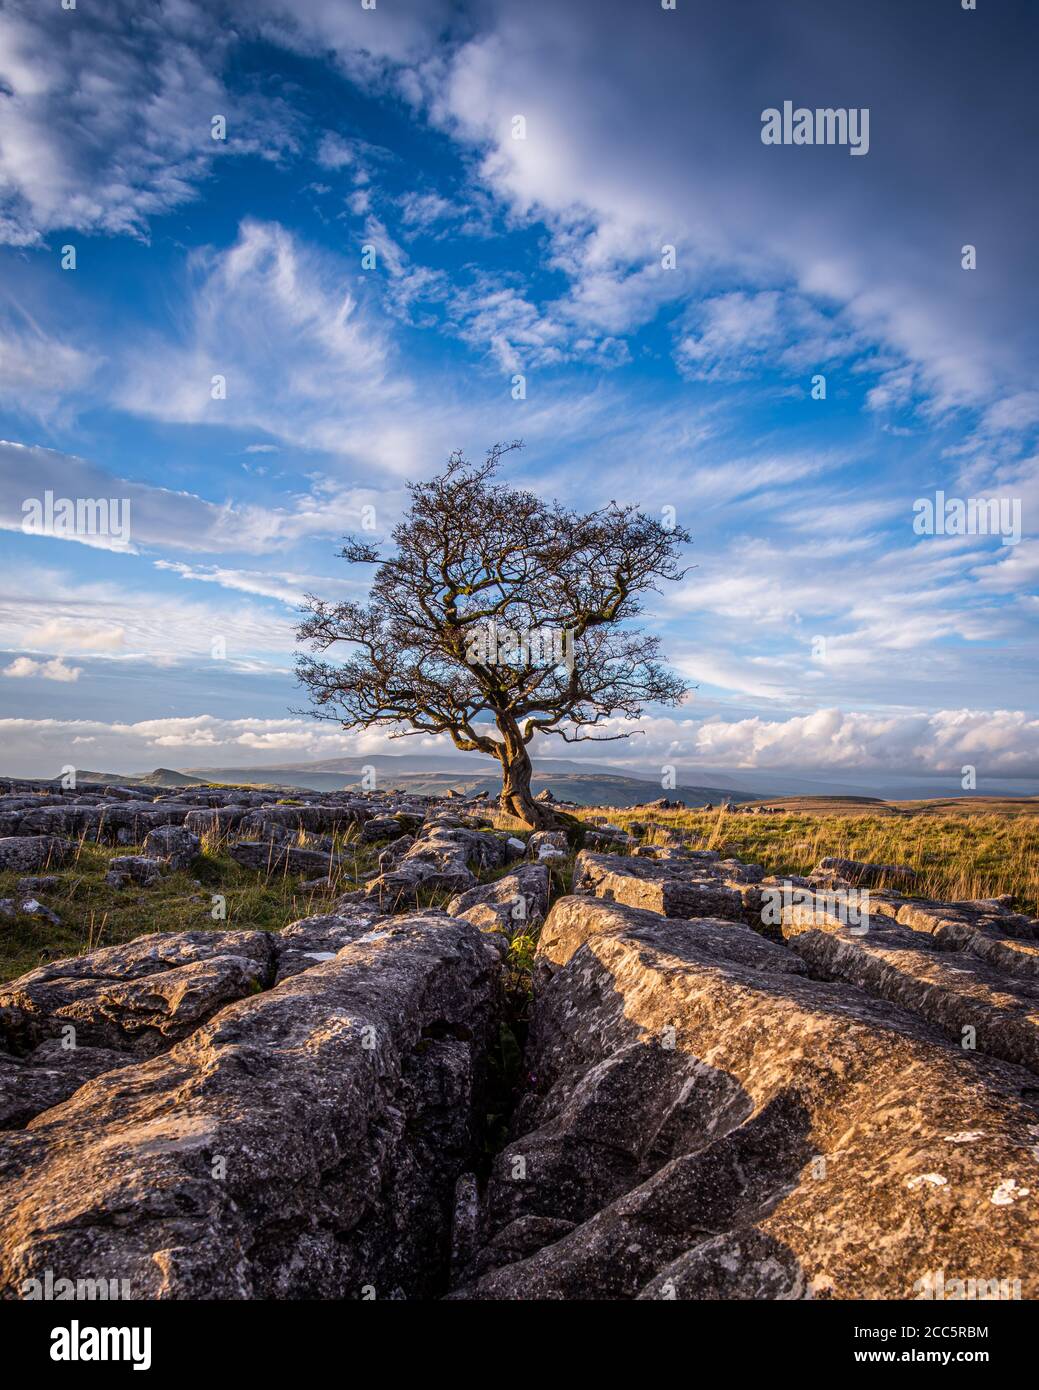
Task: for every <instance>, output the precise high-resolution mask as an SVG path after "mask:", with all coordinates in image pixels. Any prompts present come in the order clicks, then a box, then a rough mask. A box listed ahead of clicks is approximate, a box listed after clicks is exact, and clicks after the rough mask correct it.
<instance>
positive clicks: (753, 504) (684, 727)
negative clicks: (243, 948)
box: [0, 0, 1039, 791]
mask: <svg viewBox="0 0 1039 1390" xmlns="http://www.w3.org/2000/svg"><path fill="white" fill-rule="evenodd" d="M1037 30H1039V17H1037V16H1036V14H1035V12H1034V9H1033V8H1032V7H1030V6H1029V5H1028V4H1026V3H1024V0H1021V3H1006V4H1001V5H1000V6H998V7H988V8H987V9H986V7H984V6H982V7H981V9H980V10H978V11H965V10H963V9H962V8H961V6H959V5H958V4H955V3H953V0H921V3H919V4H916V5H913V6H912V7H906V6H904V5H900V4H898V3H896V2H895V0H879V2H878V3H875V4H872V5H870V6H868V7H866V6H861V5H857V4H852V3H833V0H830V2H829V3H823V2H822V0H805V2H804V3H801V4H798V5H797V6H783V7H778V6H774V5H770V4H766V3H764V2H763V0H761V2H759V0H750V2H749V3H747V4H746V5H744V6H742V7H741V15H740V21H739V24H738V25H737V24H736V23H735V22H734V20H733V16H732V13H731V10H730V11H729V12H728V13H727V12H726V7H724V6H714V7H710V8H707V7H702V6H693V5H687V4H683V3H682V2H681V0H679V4H678V6H677V7H676V9H674V10H665V9H663V7H659V8H658V7H656V6H654V5H653V4H645V5H634V4H630V3H622V0H595V3H593V0H574V2H573V3H570V4H567V5H559V4H557V3H553V0H528V3H525V4H524V5H522V6H517V5H514V4H513V5H510V4H508V3H505V0H472V3H465V4H463V3H449V2H448V0H411V2H410V3H405V0H378V3H377V5H376V7H375V8H374V9H363V8H362V7H361V5H360V3H357V4H352V3H342V4H332V3H329V0H293V3H291V4H290V3H289V0H248V3H247V0H221V2H220V3H212V2H211V0H210V3H203V2H202V0H165V2H163V3H156V4H154V5H151V6H148V7H147V8H146V9H145V10H142V9H141V7H140V6H138V5H135V4H133V3H131V0H104V2H103V3H98V4H92V5H90V6H82V5H81V6H79V7H77V8H76V9H75V10H63V9H62V8H61V7H60V6H59V5H54V6H48V7H41V6H40V5H38V4H33V3H29V0H6V3H5V5H4V7H3V9H2V10H0V131H2V135H0V440H2V442H0V546H2V547H3V551H4V557H5V573H6V574H7V576H8V582H7V584H5V585H4V588H3V591H2V592H0V726H2V727H3V729H4V733H5V737H4V745H5V756H4V770H5V771H9V772H21V773H25V774H33V775H39V774H42V773H53V772H54V771H55V770H56V768H57V767H58V766H60V765H62V764H64V763H69V762H71V763H78V764H82V765H83V766H89V767H93V768H95V769H113V770H128V771H130V770H137V769H141V768H143V767H146V766H148V765H151V764H155V763H167V764H172V765H178V764H179V765H184V766H192V765H194V766H197V765H198V764H199V762H200V761H204V762H205V763H206V764H207V765H217V764H219V763H227V762H229V761H239V762H241V761H242V759H243V757H244V756H245V755H246V754H248V755H249V758H250V760H253V761H256V762H262V761H268V762H270V761H273V760H275V759H276V758H277V757H279V756H289V755H291V756H293V757H296V758H298V757H302V756H314V757H328V756H332V755H334V754H335V753H353V752H360V751H394V752H402V751H406V750H407V748H408V747H409V746H417V743H418V741H413V742H412V743H411V744H410V745H409V744H408V743H403V744H402V743H396V744H393V745H388V744H386V743H385V740H384V739H383V737H382V736H381V735H380V736H379V737H378V738H375V737H374V736H363V737H357V736H348V735H343V734H342V733H341V732H336V731H335V730H332V729H328V728H327V727H321V726H315V725H312V724H309V723H308V722H307V721H305V720H302V719H298V718H295V717H293V716H290V715H289V713H288V711H289V709H290V708H291V707H293V706H296V705H298V704H299V703H300V698H301V697H300V695H299V692H298V691H297V690H296V688H295V685H294V682H293V678H292V673H291V665H292V656H293V610H294V608H295V606H296V605H297V604H298V603H299V600H300V597H301V596H302V594H304V593H305V592H307V591H312V592H317V593H321V594H323V595H325V596H328V597H336V596H343V597H347V596H350V597H357V596H358V595H359V594H360V593H361V592H362V586H363V576H359V575H357V574H353V573H351V572H349V571H348V570H347V568H346V567H345V566H344V565H343V564H342V562H341V561H338V560H337V559H336V558H335V551H336V549H337V543H338V542H339V539H340V537H341V536H342V535H343V534H345V533H350V532H356V531H360V530H361V528H362V527H366V526H370V525H371V524H372V518H374V519H375V521H374V524H375V527H376V530H377V532H378V533H379V534H383V535H385V534H387V533H388V532H389V530H390V529H391V528H392V526H393V524H394V523H395V521H396V520H397V518H398V517H399V515H400V513H401V510H402V508H403V507H404V505H405V504H406V499H407V492H406V483H407V481H408V480H409V479H413V478H418V477H423V476H428V475H429V474H430V473H432V472H433V471H435V470H436V469H437V468H438V467H439V465H440V464H441V463H442V461H443V460H444V459H445V458H446V456H447V454H448V453H449V452H450V451H451V450H452V449H454V448H457V447H463V448H465V450H466V451H467V452H468V453H469V454H470V455H473V456H476V455H480V454H482V452H483V451H484V449H485V448H486V447H487V446H489V445H490V444H491V443H493V442H494V441H495V440H499V439H512V438H515V437H522V438H523V439H524V440H525V441H526V449H525V451H524V453H523V454H522V455H520V456H519V458H518V461H513V462H510V464H509V466H508V471H507V475H506V476H507V478H508V480H510V481H515V482H520V483H522V484H523V485H526V486H530V487H532V488H535V489H536V490H538V491H541V492H544V493H545V494H547V495H552V496H558V497H559V498H560V499H561V500H563V501H565V502H567V503H569V504H571V505H574V506H579V507H593V506H597V505H601V504H603V503H605V502H608V501H609V500H610V499H611V498H616V499H617V500H619V501H636V502H638V503H639V504H640V505H641V506H642V507H643V508H644V509H645V510H647V511H649V512H652V513H654V514H656V515H660V513H661V509H663V508H674V511H675V513H676V514H677V518H678V520H679V521H680V522H681V523H682V524H683V525H684V526H686V527H687V528H688V529H689V530H690V531H691V532H692V533H693V536H694V541H695V545H694V550H693V554H692V557H691V558H692V559H693V560H694V561H695V563H696V568H695V569H694V570H693V571H692V572H691V573H690V574H689V575H688V577H687V578H686V579H685V580H684V581H683V582H682V583H681V584H680V585H679V586H677V587H674V588H669V589H668V590H667V592H666V593H664V594H662V595H661V596H660V598H659V600H658V601H657V602H656V603H655V605H654V607H653V608H652V610H651V611H650V613H649V615H648V618H649V621H650V622H651V624H652V625H653V627H654V630H656V631H659V632H660V634H661V636H662V637H663V638H664V647H665V651H666V652H667V653H668V655H669V656H670V658H671V660H672V662H673V664H674V665H675V666H676V667H677V668H678V669H679V670H680V671H682V673H683V674H684V675H686V676H687V677H688V678H689V679H690V680H691V681H693V682H695V683H696V686H697V688H696V691H695V693H694V695H693V697H692V699H691V700H690V701H689V703H688V704H687V705H685V706H684V707H683V708H682V709H680V710H677V711H663V710H655V709H651V710H649V711H647V717H646V719H645V720H644V721H642V728H643V733H642V735H641V736H640V738H638V739H635V740H632V741H631V742H630V744H618V743H612V744H610V746H609V749H608V758H609V761H610V762H611V763H613V764H620V763H625V762H627V763H628V764H629V765H631V766H633V767H635V766H638V767H641V768H643V769H644V768H646V767H651V766H655V765H656V764H657V763H660V762H667V761H676V762H679V763H682V764H685V765H688V766H693V765H695V764H696V763H698V762H700V763H703V764H705V765H713V766H726V765H727V766H732V767H739V768H747V769H754V768H762V769H765V768H774V769H790V770H797V771H803V772H807V771H812V770H815V771H821V772H829V773H831V774H832V775H833V776H834V777H835V778H837V779H838V780H839V778H840V777H842V776H844V775H846V774H848V773H850V772H852V771H873V772H877V773H887V772H891V773H894V772H902V771H907V770H911V771H914V772H919V773H921V774H933V775H935V776H936V777H937V778H939V779H940V780H941V779H944V782H945V783H947V784H948V785H947V790H955V789H958V788H959V786H960V784H961V773H962V769H963V768H964V767H965V766H971V767H975V768H976V771H977V777H978V790H979V791H984V789H985V787H984V778H985V776H986V775H989V776H991V777H993V778H995V777H999V778H1003V779H1006V778H1020V779H1022V789H1024V790H1036V789H1039V784H1036V785H1031V786H1029V785H1027V784H1028V782H1029V781H1031V782H1032V783H1036V779H1039V737H1037V729H1039V723H1037V714H1039V711H1037V701H1036V689H1037V684H1036V675H1037V657H1036V643H1035V636H1034V634H1035V620H1036V616H1037V612H1039V596H1037V593H1036V581H1037V579H1039V544H1037V541H1036V538H1035V526H1034V519H1035V517H1036V516H1037V515H1039V481H1037V478H1039V472H1037V467H1036V464H1037V462H1039V448H1037V435H1039V390H1036V387H1035V366H1036V360H1037V354H1036V346H1037V344H1036V336H1037V333H1039V328H1037V324H1039V312H1037V311H1039V302H1037V301H1039V288H1037V287H1039V277H1037V276H1036V274H1035V269H1034V260H1035V253H1034V246H1033V242H1034V227H1035V226H1036V223H1037V213H1039V207H1037V204H1039V185H1037V182H1036V179H1035V177H1034V170H1035V167H1036V159H1035V156H1036V150H1035V143H1036V140H1037V135H1036V132H1035V129H1034V123H1033V122H1032V121H1031V120H1030V118H1029V108H1028V106H1027V104H1026V93H1028V92H1030V90H1031V71H1030V64H1031V58H1030V54H1031V52H1032V51H1034V42H1035V39H1036V37H1037ZM788 100H789V101H791V102H793V103H794V105H795V106H797V105H802V106H803V107H804V108H805V109H807V110H810V111H815V110H817V109H818V110H823V109H827V110H836V109H840V110H842V111H861V110H864V109H867V110H868V111H869V125H868V131H869V139H868V151H867V150H866V149H865V147H864V148H863V149H862V150H861V151H860V152H859V153H860V155H861V157H858V158H849V150H848V148H847V147H844V148H842V147H841V146H840V145H839V144H834V145H811V146H808V145H790V144H777V145H771V144H766V143H764V142H763V140H762V138H761V132H762V113H763V112H765V111H766V110H769V109H777V110H782V109H783V107H784V102H786V101H788ZM214 137H215V138H214ZM968 248H970V249H969V250H968ZM518 381H519V382H521V383H522V389H520V390H518V389H517V382H518ZM820 383H822V386H820ZM46 496H49V497H50V499H51V505H52V507H53V505H54V503H55V499H56V500H57V501H58V502H60V500H61V499H76V498H84V497H88V498H92V499H98V498H111V499H125V500H127V501H128V503H129V507H130V516H131V518H132V523H131V529H130V536H129V541H128V542H127V541H125V540H124V539H123V538H122V537H121V536H120V535H117V534H113V533H112V531H111V530H110V529H108V530H106V528H105V527H99V528H96V529H95V530H94V531H93V532H89V533H86V534H84V533H83V532H82V531H80V532H78V533H76V534H74V535H69V536H64V535H61V534H57V533H53V534H45V535H40V534H26V532H25V530H24V528H23V521H24V517H25V504H26V501H27V499H44V498H45V497H46ZM971 499H975V500H976V499H982V500H983V501H984V502H985V504H986V506H985V507H982V508H981V509H980V510H979V509H976V510H975V513H974V517H975V523H977V519H978V517H980V518H981V521H982V523H984V522H985V519H986V518H988V522H989V523H991V524H987V525H986V524H980V525H979V524H973V525H970V526H958V525H957V524H956V520H955V518H956V516H957V515H958V513H957V511H956V509H955V507H954V506H953V505H952V504H953V503H956V502H959V501H962V502H964V503H966V502H967V501H968V500H971ZM921 500H924V501H927V502H928V505H929V506H931V513H930V516H931V521H930V522H929V524H928V525H927V526H926V527H924V528H921V527H920V526H919V525H914V522H915V521H918V519H919V516H920V514H921V513H920V508H919V507H916V509H915V510H914V504H917V503H919V502H921ZM986 508H987V509H986ZM936 517H937V518H939V520H937V521H936V520H935V518H936ZM1001 517H1002V518H1003V520H1004V521H1005V520H1006V519H1007V518H1010V517H1014V518H1015V519H1016V526H1015V527H1014V528H1011V527H1009V526H1008V525H1004V524H1003V522H1002V521H1001V520H1000V518H1001ZM422 742H423V745H424V746H425V741H424V740H423V741H422ZM426 751H428V747H427V749H426ZM537 751H538V752H539V753H540V754H541V755H542V756H551V755H553V754H555V755H557V756H561V755H562V753H563V752H564V751H565V753H566V755H567V756H571V757H574V756H576V757H587V758H590V759H593V760H594V759H596V758H597V757H601V756H603V750H596V749H595V748H594V747H590V746H589V745H584V746H581V745H578V746H576V747H575V748H573V749H570V748H567V749H565V750H563V749H562V746H561V745H558V746H555V747H554V746H553V745H552V743H551V742H550V743H548V744H546V745H545V746H543V747H542V748H540V749H539V750H537ZM202 753H204V758H203V757H201V754H202Z"/></svg>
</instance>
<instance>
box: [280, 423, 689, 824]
mask: <svg viewBox="0 0 1039 1390" xmlns="http://www.w3.org/2000/svg"><path fill="white" fill-rule="evenodd" d="M519 447H522V446H521V445H520V444H519V443H514V444H510V445H508V446H502V445H496V446H495V447H494V448H493V449H491V450H490V452H489V453H488V455H487V457H486V459H485V461H484V462H483V463H481V464H478V465H473V464H470V463H469V462H468V461H467V460H466V459H465V458H464V457H463V456H462V454H461V453H455V454H453V455H452V456H451V458H450V460H449V462H448V465H447V467H446V469H445V471H444V472H443V473H441V474H440V476H439V477H436V478H433V479H432V480H431V481H429V482H422V483H412V484H410V485H409V490H410V492H411V505H410V508H409V510H408V512H407V514H406V516H405V517H404V519H403V521H401V522H400V524H399V525H398V526H397V527H396V528H395V529H394V531H393V541H394V551H393V553H392V554H391V555H390V556H388V557H383V556H381V555H380V554H379V553H378V549H377V548H376V547H375V546H373V545H368V544H363V543H361V542H358V541H350V542H348V543H347V544H346V545H345V546H344V548H343V550H342V551H341V555H342V557H343V558H344V559H345V560H347V561H349V562H351V563H363V564H372V565H376V566H378V568H377V569H376V571H375V574H374V578H373V579H372V583H371V592H370V594H369V597H368V601H367V603H366V604H364V605H362V604H357V603H327V602H325V601H324V600H322V599H318V598H315V597H314V596H313V595H312V594H308V595H307V596H306V604H305V606H304V614H305V617H304V620H303V621H302V623H301V624H300V626H299V629H298V636H299V639H300V641H301V642H306V643H309V644H310V645H311V647H312V648H313V649H314V650H315V651H317V652H318V653H325V652H328V651H329V649H330V648H332V647H334V646H336V645H337V644H338V643H344V644H346V645H347V646H349V647H350V648H352V650H350V651H349V652H348V653H345V660H344V661H343V662H342V664H338V665H337V664H334V663H333V662H331V661H329V660H325V659H321V658H318V657H312V656H304V657H301V658H300V659H299V662H298V665H297V671H298V675H299V679H300V682H301V683H302V685H303V686H304V687H306V689H307V691H308V693H309V695H310V698H311V700H312V701H313V703H314V705H315V706H316V709H315V710H313V711H312V712H313V713H315V714H316V716H317V717H318V718H325V719H331V720H334V721H336V722H338V723H341V724H342V726H343V727H344V728H345V729H370V728H374V727H377V726H380V725H383V726H386V727H388V728H390V729H391V731H392V732H391V737H403V736H406V735H408V734H449V735H450V737H451V739H452V740H453V742H454V744H455V747H456V748H460V749H463V750H464V751H465V752H480V753H485V754H489V755H490V756H491V757H493V758H497V759H498V761H499V762H500V763H501V766H502V790H501V800H500V807H501V811H502V812H503V813H504V814H505V816H506V817H514V818H516V819H518V820H520V821H521V822H522V823H523V824H524V825H526V826H529V827H532V828H536V829H545V828H549V827H551V826H553V825H557V824H558V821H557V819H556V817H555V815H554V813H553V812H552V810H551V808H550V807H549V806H547V805H545V804H544V803H542V802H538V801H535V799H534V797H533V795H532V793H531V789H530V779H531V772H532V768H531V761H530V755H529V753H528V752H527V746H528V744H529V743H530V741H531V739H532V738H533V737H534V735H535V734H557V735H558V736H559V737H560V738H561V739H563V740H564V741H565V742H567V743H577V742H581V741H585V740H591V739H599V740H612V739H621V738H627V737H629V733H609V734H607V733H601V732H597V731H596V730H597V726H600V725H602V724H603V722H604V721H605V720H608V719H609V718H610V717H611V716H614V715H621V716H625V717H628V718H632V717H637V716H638V715H640V714H641V713H642V707H643V704H644V703H646V702H649V701H655V702H658V703H662V704H677V703H678V702H679V701H680V700H681V699H682V697H683V695H684V694H685V692H686V690H687V688H688V687H687V686H686V683H685V682H684V681H682V680H681V679H680V678H679V677H678V676H677V675H675V674H674V673H673V672H671V671H669V670H667V669H666V668H665V667H663V666H662V665H661V664H660V663H659V661H658V652H659V641H658V639H657V638H656V637H653V636H649V635H647V634H646V633H643V632H638V631H633V630H631V629H630V628H628V627H626V626H625V624H627V623H629V622H630V620H631V619H632V618H634V617H636V615H637V614H638V613H639V612H640V611H641V603H640V596H641V595H642V594H644V593H646V592H647V591H649V590H656V588H657V581H658V580H662V579H667V580H675V579H680V578H681V577H682V576H683V575H684V574H685V573H686V571H685V570H684V569H680V567H679V562H678V548H679V546H680V545H681V544H682V543H683V542H687V541H688V540H689V536H688V534H687V533H686V532H685V531H684V530H683V529H682V528H681V527H674V528H672V529H668V528H667V527H666V526H664V525H663V523H662V522H660V521H657V520H655V519H654V518H652V517H650V516H647V515H646V514H645V513H643V512H640V511H638V510H637V509H636V508H634V507H631V506H618V505H617V504H616V503H615V502H611V503H610V505H609V506H608V507H604V508H602V509H601V510H599V511H594V512H590V513H588V514H586V515H580V514H578V513H577V512H574V511H571V510H569V509H567V508H565V507H562V506H560V504H559V503H557V502H552V503H548V502H545V501H542V500H541V498H539V497H536V496H535V495H534V494H533V493H530V492H525V491H521V490H518V489H514V488H510V487H506V486H504V485H503V484H502V483H500V482H496V481H494V478H495V474H496V473H497V471H498V469H499V466H500V463H501V459H502V456H503V454H506V453H508V452H509V451H510V450H512V449H515V448H519ZM401 726H406V727H403V728H402V727H401Z"/></svg>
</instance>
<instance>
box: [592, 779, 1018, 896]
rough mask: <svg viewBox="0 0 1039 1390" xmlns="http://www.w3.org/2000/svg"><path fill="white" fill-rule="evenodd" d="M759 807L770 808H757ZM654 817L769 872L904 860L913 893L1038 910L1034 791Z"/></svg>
mask: <svg viewBox="0 0 1039 1390" xmlns="http://www.w3.org/2000/svg"><path fill="white" fill-rule="evenodd" d="M672 795H674V794H672ZM760 806H768V807H773V808H776V813H775V814H771V815H761V814H755V812H756V811H757V809H758V807H760ZM748 812H749V814H748ZM577 814H578V815H579V816H580V817H581V818H582V819H583V820H592V819H597V818H608V819H609V820H610V821H611V822H613V823H614V824H617V825H621V826H624V825H627V824H629V823H630V822H631V821H632V820H645V819H646V816H645V814H644V813H640V812H639V811H637V810H635V811H632V810H624V809H617V808H612V807H603V808H600V809H599V810H587V809H585V808H582V809H581V810H579V811H578V812H577ZM652 819H653V820H654V821H655V822H659V823H660V824H661V825H664V826H669V825H673V826H681V827H685V828H688V829H691V830H693V831H694V832H695V835H694V840H693V843H694V844H695V845H698V846H699V847H701V848H704V849H717V850H720V851H721V852H722V854H723V855H735V856H736V857H737V858H739V859H743V860H747V861H750V862H753V863H757V864H761V865H763V866H764V868H765V870H766V872H767V873H770V874H778V875H783V874H807V873H810V872H811V870H812V869H813V868H814V867H815V866H816V864H818V862H819V860H820V859H823V858H826V857H828V856H831V855H832V856H836V857H839V858H841V859H860V860H868V861H870V862H871V863H880V864H904V865H908V866H909V867H910V868H911V869H915V870H916V873H917V879H916V882H915V883H914V885H913V889H912V892H911V896H912V897H919V898H941V899H944V900H946V901H961V902H962V901H967V900H973V899H977V898H997V897H1002V896H1003V895H1009V896H1010V897H1012V898H1013V900H1014V907H1015V909H1016V910H1017V911H1020V912H1028V913H1030V914H1031V915H1032V916H1036V915H1039V797H1016V798H1015V797H964V798H962V799H956V798H947V799H936V800H932V801H898V802H895V801H892V802H887V801H874V800H872V799H871V798H869V797H828V796H806V797H787V798H779V799H773V800H769V801H762V802H752V803H750V804H749V806H741V807H740V809H739V811H738V812H735V813H733V812H731V811H730V812H724V811H694V810H685V811H664V810H654V811H653V813H652Z"/></svg>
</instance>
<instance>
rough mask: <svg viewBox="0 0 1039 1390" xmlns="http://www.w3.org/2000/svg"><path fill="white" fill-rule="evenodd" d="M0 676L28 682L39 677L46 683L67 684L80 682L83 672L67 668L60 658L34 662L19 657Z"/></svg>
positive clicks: (27, 657)
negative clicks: (29, 678) (32, 677)
mask: <svg viewBox="0 0 1039 1390" xmlns="http://www.w3.org/2000/svg"><path fill="white" fill-rule="evenodd" d="M0 674H2V675H5V676H8V677H10V678H11V679H12V680H26V679H27V678H28V677H30V676H38V677H39V678H40V679H41V680H45V681H61V682H63V683H67V682H69V681H78V680H79V678H80V676H81V675H82V674H83V671H82V668H81V667H79V666H66V665H65V663H64V661H63V660H62V659H61V657H60V656H56V657H54V658H53V660H51V661H34V660H33V659H32V657H30V656H19V657H16V659H15V660H14V661H12V662H11V664H10V666H5V667H4V669H3V671H2V672H0Z"/></svg>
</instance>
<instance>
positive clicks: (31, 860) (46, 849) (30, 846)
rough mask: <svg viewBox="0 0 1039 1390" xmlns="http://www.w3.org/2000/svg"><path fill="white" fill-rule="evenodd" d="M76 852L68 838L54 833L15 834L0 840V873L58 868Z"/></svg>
mask: <svg viewBox="0 0 1039 1390" xmlns="http://www.w3.org/2000/svg"><path fill="white" fill-rule="evenodd" d="M75 852H76V846H75V845H74V844H73V843H72V842H71V841H69V840H63V839H61V838H60V837H59V836H56V835H15V836H6V837H5V838H4V839H2V840H0V873H11V872H14V873H34V872H35V871H36V870H37V869H51V868H60V867H61V866H62V865H63V864H66V863H67V862H68V861H69V859H71V858H72V856H73V855H74V854H75Z"/></svg>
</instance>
